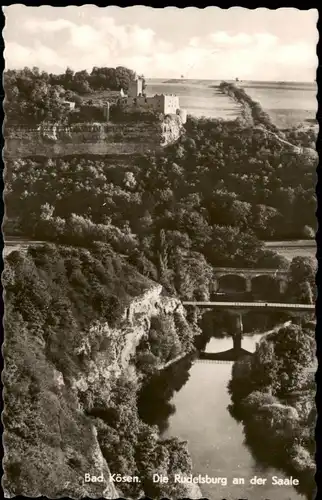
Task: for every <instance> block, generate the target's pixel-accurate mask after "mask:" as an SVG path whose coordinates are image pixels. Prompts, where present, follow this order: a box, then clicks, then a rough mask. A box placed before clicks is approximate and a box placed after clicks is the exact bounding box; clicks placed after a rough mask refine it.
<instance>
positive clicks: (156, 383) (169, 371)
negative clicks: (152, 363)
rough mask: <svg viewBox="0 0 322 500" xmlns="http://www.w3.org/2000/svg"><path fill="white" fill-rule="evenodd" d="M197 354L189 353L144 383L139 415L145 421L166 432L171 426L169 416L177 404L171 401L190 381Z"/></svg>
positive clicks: (140, 394)
mask: <svg viewBox="0 0 322 500" xmlns="http://www.w3.org/2000/svg"><path fill="white" fill-rule="evenodd" d="M194 359H195V355H189V356H187V357H186V358H183V359H181V360H180V361H178V362H177V363H174V364H173V365H171V366H169V367H168V368H166V369H164V370H162V371H161V372H158V373H156V374H155V375H153V376H152V377H151V379H150V380H149V382H148V383H147V384H146V385H144V386H143V387H142V389H141V391H140V393H139V399H138V407H139V415H140V418H141V419H142V420H143V422H145V423H147V424H149V425H157V426H158V428H159V430H160V432H161V433H164V432H165V431H166V430H167V428H168V426H169V417H170V416H171V415H173V414H174V413H175V411H176V407H175V405H173V404H171V403H170V400H171V399H172V398H173V396H174V394H175V392H178V391H180V389H181V388H182V387H183V386H184V385H185V384H186V383H187V382H188V380H189V378H190V368H191V366H192V362H193V360H194Z"/></svg>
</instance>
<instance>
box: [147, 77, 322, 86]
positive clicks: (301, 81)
mask: <svg viewBox="0 0 322 500" xmlns="http://www.w3.org/2000/svg"><path fill="white" fill-rule="evenodd" d="M144 78H145V80H146V81H149V80H182V81H186V80H190V81H196V80H198V81H204V82H219V81H227V82H230V81H234V82H235V81H236V80H235V78H180V77H177V78H176V77H166V76H162V77H151V78H149V77H144ZM238 81H239V82H253V83H297V84H299V83H310V84H312V83H317V82H316V80H254V79H252V80H247V79H246V78H240V79H239V80H238Z"/></svg>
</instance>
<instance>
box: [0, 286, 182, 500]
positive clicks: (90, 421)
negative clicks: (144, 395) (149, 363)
mask: <svg viewBox="0 0 322 500" xmlns="http://www.w3.org/2000/svg"><path fill="white" fill-rule="evenodd" d="M174 311H175V312H176V314H179V315H180V316H182V321H186V319H185V311H184V309H183V307H182V305H181V303H180V301H179V300H177V299H175V298H170V297H165V296H163V295H162V286H161V285H152V286H151V288H149V289H147V290H146V291H145V292H144V293H143V294H141V295H140V296H138V297H137V298H135V299H134V300H133V301H132V302H131V303H130V305H129V307H128V309H127V311H126V312H125V314H124V317H123V318H122V320H121V322H120V324H119V325H118V326H117V327H114V328H112V327H110V326H109V325H108V323H107V322H105V323H104V322H95V323H93V324H92V325H91V326H90V328H89V329H86V330H84V331H80V332H79V336H80V339H78V342H77V347H75V349H74V355H75V359H80V358H81V359H82V365H81V368H79V369H78V371H76V372H75V367H74V372H73V375H72V377H71V376H70V374H66V373H63V372H62V371H59V370H58V369H57V368H56V367H55V366H54V364H53V363H52V360H51V359H50V358H48V355H47V351H48V344H46V342H45V341H42V340H41V338H40V337H37V335H34V332H33V331H31V330H28V329H27V328H26V326H25V323H24V324H22V325H20V326H19V324H18V325H17V321H18V322H19V320H18V319H17V318H15V319H14V322H13V326H12V328H14V329H15V331H14V332H11V324H10V322H8V324H7V325H6V336H7V338H9V337H10V347H11V349H10V352H9V351H8V354H6V369H5V372H4V385H5V387H6V386H7V387H10V390H9V391H8V393H6V391H5V403H6V408H5V412H4V423H5V427H6V431H5V434H4V447H5V459H4V472H5V474H4V477H3V489H4V491H5V495H6V497H8V498H9V497H10V498H11V497H14V496H16V495H24V496H29V497H36V496H40V495H43V496H47V497H49V498H57V497H59V498H61V497H63V496H67V497H69V498H84V497H90V498H109V499H113V498H118V497H120V496H122V491H118V485H117V484H116V485H115V484H114V483H113V482H112V481H111V480H110V478H111V473H110V469H109V465H108V463H107V462H106V459H105V458H104V456H103V453H102V451H101V444H100V441H99V439H98V436H97V433H98V430H97V428H96V425H95V422H96V420H95V418H91V417H90V416H89V412H90V410H91V408H93V407H97V406H98V405H99V403H100V402H102V401H108V400H109V397H110V392H111V388H112V386H113V384H115V381H116V380H117V379H118V378H119V377H120V376H122V375H124V374H129V373H130V376H131V378H132V380H133V379H134V380H137V379H138V376H137V374H136V370H135V367H134V365H133V364H131V360H132V359H133V358H134V357H135V354H136V349H137V346H138V344H139V342H140V340H141V339H142V337H143V336H144V335H146V334H147V333H148V331H149V328H150V323H151V318H152V317H154V316H158V315H159V314H163V315H172V314H173V313H174ZM17 328H18V329H19V335H18V333H17ZM98 338H99V339H100V342H102V339H103V343H104V346H105V348H104V349H100V350H99V351H98V352H97V351H95V346H96V347H97V339H98ZM12 345H14V346H15V349H14V350H13V349H12ZM26 346H28V347H26ZM14 351H15V352H14ZM94 351H95V352H94ZM35 386H36V389H35ZM15 387H16V389H15ZM86 474H91V475H95V476H97V477H100V478H101V480H100V481H99V482H86V480H85V478H86V476H85V475H86ZM142 493H143V492H142Z"/></svg>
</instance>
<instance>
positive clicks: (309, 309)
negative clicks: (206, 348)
mask: <svg viewBox="0 0 322 500" xmlns="http://www.w3.org/2000/svg"><path fill="white" fill-rule="evenodd" d="M182 304H183V305H184V306H185V307H194V308H195V307H200V308H206V309H218V310H220V309H224V310H226V311H229V312H231V313H233V314H234V315H235V316H236V330H235V333H234V334H233V348H232V349H229V350H228V351H224V352H219V353H205V352H201V353H200V355H199V359H200V360H208V361H235V360H237V359H238V358H240V357H242V356H245V355H251V354H252V353H250V352H248V351H246V350H245V349H243V348H242V345H241V344H242V338H243V330H244V328H243V314H244V313H246V312H249V311H292V313H296V314H298V315H300V316H301V315H303V314H305V313H306V314H307V313H312V314H313V313H314V312H315V305H314V304H291V303H290V304H288V303H279V302H211V301H183V302H182Z"/></svg>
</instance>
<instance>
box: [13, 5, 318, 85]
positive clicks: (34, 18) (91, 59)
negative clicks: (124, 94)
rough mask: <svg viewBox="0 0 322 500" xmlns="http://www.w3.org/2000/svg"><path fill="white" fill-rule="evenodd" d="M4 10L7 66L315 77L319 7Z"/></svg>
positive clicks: (165, 75) (160, 75)
mask: <svg viewBox="0 0 322 500" xmlns="http://www.w3.org/2000/svg"><path fill="white" fill-rule="evenodd" d="M3 10H4V14H5V17H6V24H5V27H4V30H3V38H4V40H5V52H4V58H5V64H6V68H7V69H20V68H23V67H25V66H28V67H33V66H36V67H38V68H39V69H40V70H44V71H48V72H52V73H62V72H64V71H65V69H66V68H67V67H70V68H71V69H73V70H75V71H78V70H82V69H87V70H91V69H92V68H93V66H99V67H102V66H108V67H115V66H126V67H128V68H130V69H133V70H134V71H136V72H137V73H139V74H144V76H145V77H146V78H180V77H181V75H183V76H184V77H185V78H193V79H211V80H218V79H234V78H236V77H238V78H239V79H245V80H264V81H269V80H275V81H276V80H278V81H302V82H303V81H314V80H315V78H316V68H317V64H318V59H317V55H316V44H317V41H318V31H317V28H316V23H317V20H318V11H317V10H316V9H309V10H306V11H303V10H298V9H295V8H280V9H276V10H270V9H266V8H259V9H254V10H248V9H245V8H242V7H233V8H230V9H220V8H219V7H208V8H205V9H198V8H196V7H189V8H185V9H179V8H176V7H167V8H163V9H153V8H151V7H144V6H134V7H126V8H121V7H116V6H111V7H103V8H102V7H97V6H94V5H84V6H81V7H77V6H68V7H51V6H41V7H28V6H25V5H21V4H14V5H10V6H7V7H3Z"/></svg>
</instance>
